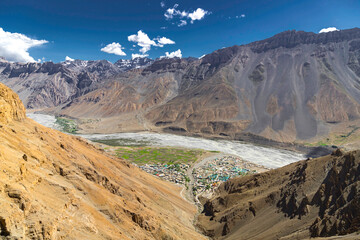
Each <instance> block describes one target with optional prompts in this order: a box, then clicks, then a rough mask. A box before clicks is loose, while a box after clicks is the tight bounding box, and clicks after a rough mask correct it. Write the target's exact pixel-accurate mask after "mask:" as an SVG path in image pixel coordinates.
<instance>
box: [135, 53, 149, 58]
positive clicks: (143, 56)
mask: <svg viewBox="0 0 360 240" xmlns="http://www.w3.org/2000/svg"><path fill="white" fill-rule="evenodd" d="M148 56H149V54H137V53H133V54H131V58H132V59H134V58H145V57H148Z"/></svg>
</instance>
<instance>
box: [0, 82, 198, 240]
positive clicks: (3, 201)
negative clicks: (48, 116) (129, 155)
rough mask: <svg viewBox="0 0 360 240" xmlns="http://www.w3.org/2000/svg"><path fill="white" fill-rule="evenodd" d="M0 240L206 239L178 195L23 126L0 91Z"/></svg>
mask: <svg viewBox="0 0 360 240" xmlns="http://www.w3.org/2000/svg"><path fill="white" fill-rule="evenodd" d="M0 112H1V114H0V170H1V171H0V238H1V237H8V238H6V239H203V237H202V236H201V235H200V234H198V233H197V232H196V231H195V230H194V228H193V226H192V224H191V222H192V217H193V214H194V212H195V209H194V207H193V206H192V205H190V204H189V203H187V202H186V201H184V200H183V199H182V198H181V197H179V194H178V192H179V190H180V189H179V188H178V187H176V186H174V185H171V184H169V183H166V182H163V181H161V180H159V179H155V178H154V177H152V176H150V175H148V174H146V173H144V172H142V171H140V170H138V169H137V168H134V167H132V166H131V165H129V164H128V163H127V162H125V161H122V160H119V159H115V158H112V157H110V156H107V155H104V153H103V152H101V151H100V150H98V149H95V148H94V147H93V146H92V145H89V144H88V143H86V142H84V141H83V140H81V139H77V138H75V137H71V136H68V135H65V134H62V133H60V132H58V131H55V130H51V129H48V128H45V127H43V126H41V125H39V124H36V123H35V122H34V121H32V120H30V119H26V118H25V111H24V107H23V106H22V103H21V102H20V100H19V99H18V97H17V95H16V94H14V93H13V92H12V91H11V90H10V89H8V88H7V87H5V86H4V85H3V84H0Z"/></svg>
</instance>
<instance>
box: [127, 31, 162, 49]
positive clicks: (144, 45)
mask: <svg viewBox="0 0 360 240" xmlns="http://www.w3.org/2000/svg"><path fill="white" fill-rule="evenodd" d="M128 40H129V41H130V42H136V43H137V45H139V46H140V47H141V49H140V52H141V53H142V54H145V53H146V52H148V51H149V50H150V49H151V46H157V44H156V42H155V41H154V40H151V39H150V38H149V36H148V35H147V34H146V33H144V32H143V31H141V30H139V31H138V32H137V34H133V35H130V36H128Z"/></svg>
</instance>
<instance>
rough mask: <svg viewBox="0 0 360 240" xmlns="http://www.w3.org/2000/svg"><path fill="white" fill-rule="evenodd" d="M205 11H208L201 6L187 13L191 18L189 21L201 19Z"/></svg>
mask: <svg viewBox="0 0 360 240" xmlns="http://www.w3.org/2000/svg"><path fill="white" fill-rule="evenodd" d="M207 13H208V11H205V10H204V9H202V8H198V9H196V10H195V11H194V12H192V13H189V14H188V17H189V18H190V19H191V23H193V22H194V21H195V20H201V19H203V18H204V17H205V15H206V14H207Z"/></svg>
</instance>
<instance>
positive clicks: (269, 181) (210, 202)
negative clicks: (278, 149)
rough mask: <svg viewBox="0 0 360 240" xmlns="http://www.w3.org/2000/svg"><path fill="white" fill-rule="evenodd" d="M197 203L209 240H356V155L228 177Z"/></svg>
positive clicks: (359, 191)
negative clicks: (330, 239)
mask: <svg viewBox="0 0 360 240" xmlns="http://www.w3.org/2000/svg"><path fill="white" fill-rule="evenodd" d="M201 201H202V202H203V204H204V211H203V213H202V214H201V215H200V216H199V218H198V224H199V226H200V227H201V228H202V229H203V230H204V232H205V233H206V235H208V236H211V237H213V238H214V239H237V240H239V239H308V238H310V237H324V238H326V237H330V236H334V235H347V236H346V237H344V239H359V238H360V235H359V234H360V151H353V152H349V153H344V152H342V151H341V150H337V151H336V152H334V153H333V154H332V155H329V156H325V157H321V158H318V159H311V160H304V161H300V162H297V163H293V164H290V165H288V166H285V167H282V168H279V169H276V170H271V171H269V172H266V173H261V174H256V175H253V176H247V177H241V178H236V179H231V180H229V181H228V182H226V183H224V184H222V185H221V186H220V187H219V188H218V189H217V192H216V193H215V194H214V196H213V197H212V198H211V199H204V198H203V199H201ZM348 234H349V235H348ZM339 238H340V237H339ZM341 239H343V238H341Z"/></svg>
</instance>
